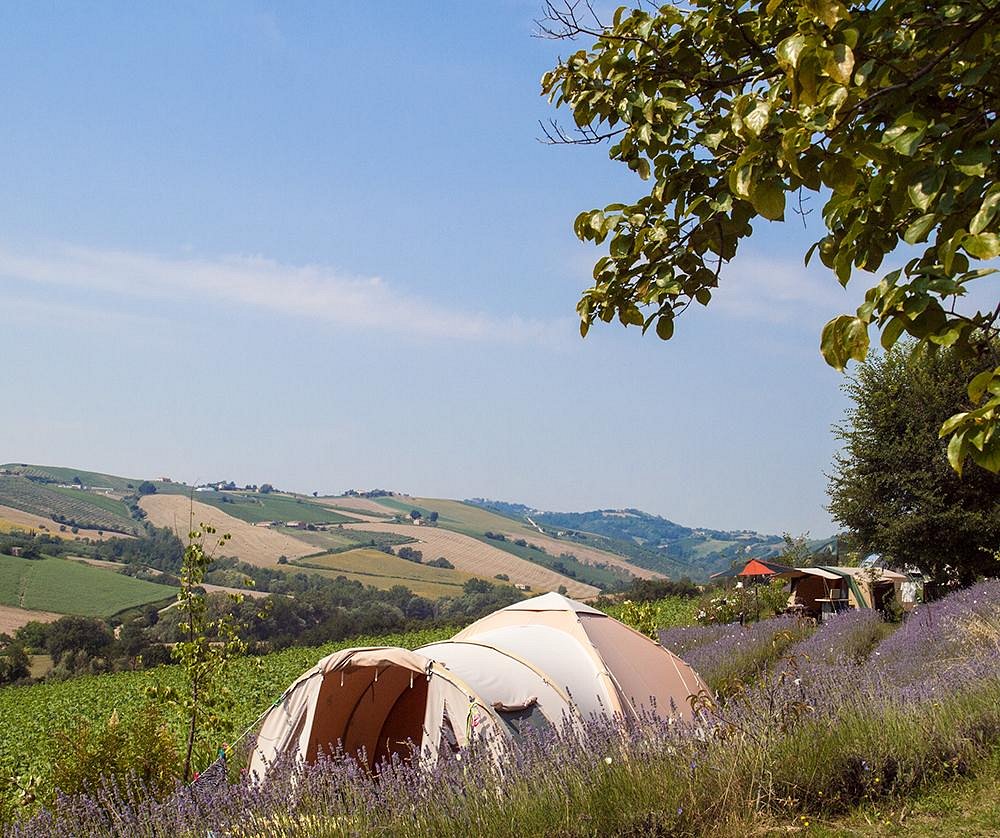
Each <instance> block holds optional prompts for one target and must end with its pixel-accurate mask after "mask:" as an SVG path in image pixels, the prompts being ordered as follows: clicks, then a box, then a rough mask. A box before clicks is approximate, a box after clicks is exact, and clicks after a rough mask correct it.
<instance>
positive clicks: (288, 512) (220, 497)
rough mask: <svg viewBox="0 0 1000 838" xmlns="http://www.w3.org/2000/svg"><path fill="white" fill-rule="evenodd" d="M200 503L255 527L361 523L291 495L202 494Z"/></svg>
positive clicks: (253, 493)
mask: <svg viewBox="0 0 1000 838" xmlns="http://www.w3.org/2000/svg"><path fill="white" fill-rule="evenodd" d="M195 497H196V498H197V499H198V502H199V503H204V504H206V505H209V506H214V507H217V508H218V509H221V510H222V511H223V512H225V513H226V514H227V515H232V516H233V517H234V518H239V519H240V520H241V521H246V522H248V523H251V524H256V523H259V522H260V521H302V522H303V523H306V524H342V523H347V522H351V521H357V520H358V519H357V518H350V517H348V516H347V515H341V514H339V513H338V512H336V511H335V510H333V509H331V508H330V507H328V506H324V505H322V504H319V503H314V502H312V501H308V500H305V499H303V498H299V497H293V496H291V495H278V494H264V495H262V494H259V493H257V492H200V493H198V494H197V495H195Z"/></svg>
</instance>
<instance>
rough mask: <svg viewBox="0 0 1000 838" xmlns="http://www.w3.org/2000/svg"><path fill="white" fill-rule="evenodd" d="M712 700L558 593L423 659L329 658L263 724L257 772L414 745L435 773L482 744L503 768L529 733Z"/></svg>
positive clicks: (638, 641) (429, 650) (408, 749)
mask: <svg viewBox="0 0 1000 838" xmlns="http://www.w3.org/2000/svg"><path fill="white" fill-rule="evenodd" d="M701 690H707V687H706V686H705V684H704V682H703V681H702V680H701V679H700V678H699V677H698V675H697V674H696V673H695V672H694V670H692V669H691V667H689V666H688V665H687V664H686V663H684V662H683V661H682V660H681V659H680V658H678V657H677V656H676V655H674V654H673V653H672V652H669V651H667V650H666V649H664V648H663V647H662V646H658V645H657V644H656V643H654V642H653V641H651V640H649V639H648V638H646V637H644V636H643V635H641V634H639V633H638V632H635V631H633V630H632V629H630V628H628V627H627V626H625V625H623V624H622V623H619V622H618V621H617V620H614V619H612V618H611V617H608V616H606V615H605V614H603V613H601V612H600V611H597V610H595V609H593V608H590V607H589V606H586V605H583V604H581V603H579V602H574V601H573V600H569V599H566V598H565V597H562V596H560V595H559V594H545V595H543V596H539V597H535V598H534V599H529V600H525V601H524V602H519V603H516V604H515V605H511V606H510V607H508V608H504V609H502V610H500V611H497V612H495V613H493V614H490V615H489V616H487V617H484V618H483V619H481V620H479V621H478V622H476V623H473V624H472V625H471V626H469V627H468V628H466V629H465V630H464V631H461V632H459V633H458V634H457V635H456V636H455V637H454V638H453V639H452V640H450V641H446V642H442V643H432V644H430V645H427V646H424V647H422V648H420V649H418V650H416V651H414V652H410V651H407V650H406V649H397V648H374V649H372V648H365V649H345V650H344V651H341V652H336V653H334V654H332V655H329V656H328V657H325V658H323V659H322V660H321V661H320V662H319V663H318V664H316V666H314V667H313V668H312V669H311V670H309V671H308V672H306V673H305V674H304V675H302V676H301V677H300V678H299V679H298V680H297V681H295V683H293V684H292V685H291V687H289V688H288V690H286V692H285V694H284V695H283V696H282V698H281V700H280V701H279V702H278V703H277V704H276V705H275V706H274V707H273V708H272V709H271V710H270V711H269V712H268V714H267V715H266V716H265V717H264V721H263V724H262V726H261V729H260V733H259V735H258V737H257V742H256V746H255V749H254V752H253V754H252V756H251V761H250V768H251V771H253V772H255V773H257V774H258V775H261V776H262V775H264V774H265V773H266V771H267V770H268V767H269V766H270V765H272V764H273V763H274V762H275V761H276V760H277V759H278V758H279V757H281V756H283V755H290V754H293V753H294V754H296V755H297V756H298V758H300V759H304V760H305V761H306V762H310V763H311V762H313V761H315V760H316V759H317V758H318V757H319V756H320V755H321V754H324V753H336V752H337V751H338V749H342V750H343V752H344V753H347V754H351V755H355V754H357V755H360V758H361V760H362V762H363V763H365V764H367V765H368V767H369V768H372V767H374V766H375V765H376V764H377V763H378V762H379V761H381V760H382V759H385V758H387V757H391V756H393V755H399V756H401V757H404V758H409V757H410V756H411V755H412V752H413V748H414V746H415V747H416V748H417V750H418V751H419V755H420V758H421V760H423V761H424V762H425V763H432V762H434V761H435V760H436V759H437V758H438V756H439V754H440V753H441V751H442V749H444V748H452V749H460V748H465V747H468V746H470V745H473V744H479V745H482V746H484V747H486V748H487V749H488V750H489V751H490V752H491V753H492V754H493V755H494V757H495V758H498V757H499V756H500V755H501V753H502V751H503V748H504V746H505V744H506V743H508V742H510V741H512V740H516V739H518V738H520V737H521V736H523V735H524V734H525V733H526V732H527V731H528V730H532V729H533V730H540V729H548V728H551V729H556V730H559V729H562V728H563V727H564V726H565V725H567V724H568V725H572V726H573V727H574V728H577V729H578V728H579V726H580V724H581V723H582V721H583V719H584V718H586V717H588V716H592V715H594V716H600V715H622V716H625V717H630V718H635V717H637V716H638V715H640V714H643V713H646V712H652V713H654V714H656V715H658V716H660V717H662V718H671V717H672V718H684V717H685V716H689V715H690V707H689V701H688V699H689V697H690V696H691V695H693V694H696V693H698V692H699V691H701Z"/></svg>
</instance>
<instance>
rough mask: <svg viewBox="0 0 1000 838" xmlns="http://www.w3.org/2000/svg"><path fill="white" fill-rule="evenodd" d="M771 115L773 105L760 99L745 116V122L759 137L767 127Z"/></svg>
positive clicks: (754, 134) (748, 128) (753, 133)
mask: <svg viewBox="0 0 1000 838" xmlns="http://www.w3.org/2000/svg"><path fill="white" fill-rule="evenodd" d="M770 115H771V106H770V105H769V104H768V103H767V102H766V101H760V102H757V104H756V105H754V106H753V109H752V110H751V111H750V113H748V114H747V115H746V116H745V117H743V124H744V125H745V126H746V127H747V130H748V131H749V132H750V133H751V134H752V135H753V136H755V137H759V136H760V135H761V132H762V131H763V130H764V128H766V127H767V121H768V118H769V117H770Z"/></svg>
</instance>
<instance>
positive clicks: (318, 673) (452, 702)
mask: <svg viewBox="0 0 1000 838" xmlns="http://www.w3.org/2000/svg"><path fill="white" fill-rule="evenodd" d="M505 731H506V725H505V724H504V723H503V722H502V721H501V720H500V718H499V716H498V715H497V714H496V712H495V711H494V710H493V709H492V708H491V707H489V706H488V705H486V704H484V703H483V702H482V701H481V700H480V699H479V698H478V696H477V695H476V693H475V691H474V690H472V689H471V688H470V687H469V686H468V685H466V684H465V683H463V682H462V681H461V680H460V679H459V678H458V677H456V676H455V675H453V674H452V673H450V672H449V671H448V670H447V669H446V668H445V667H444V666H442V665H440V664H437V663H435V662H434V661H432V660H431V659H430V658H428V657H425V656H424V655H421V654H419V653H417V652H411V651H408V650H407V649H397V648H393V647H381V648H374V649H344V650H342V651H340V652H335V653H334V654H332V655H328V656H327V657H325V658H323V659H322V660H321V661H320V662H319V663H317V664H316V666H314V667H313V668H312V669H310V670H309V671H308V672H306V673H305V674H304V675H302V676H301V677H300V678H298V680H296V681H295V682H294V683H293V684H292V685H291V686H290V687H289V688H288V689H287V690H286V691H285V693H284V695H283V696H282V698H281V700H280V702H278V703H277V704H276V705H275V706H274V707H273V708H272V709H271V711H270V712H269V713H268V714H267V715H266V716H265V717H264V721H263V723H262V725H261V729H260V733H259V734H258V735H257V741H256V744H255V746H254V751H253V753H252V754H251V758H250V770H251V772H256V773H257V774H258V775H260V776H263V775H264V774H265V773H266V771H267V769H268V767H269V766H270V765H272V764H273V763H274V762H275V761H276V760H277V759H278V758H279V757H281V756H283V755H290V754H293V753H294V754H295V755H296V756H297V757H298V758H299V759H304V760H305V761H306V762H309V763H312V762H314V761H315V760H316V759H317V758H318V757H319V756H321V755H323V754H333V753H336V752H337V750H338V748H342V749H343V751H344V753H348V754H352V755H360V756H361V758H362V761H363V762H365V763H366V764H367V765H368V767H369V768H371V767H373V766H374V765H375V764H376V763H377V762H378V761H379V760H381V759H384V758H386V757H390V756H392V755H394V754H398V755H400V756H402V757H405V758H409V757H410V756H411V755H412V749H413V746H416V747H417V748H418V749H419V751H420V755H421V757H422V758H423V759H425V760H430V761H433V760H434V759H436V757H437V754H438V752H439V749H440V748H441V747H442V739H444V740H446V743H447V745H452V746H454V747H458V748H464V747H467V746H469V745H470V744H472V743H473V742H475V741H482V742H484V743H486V744H487V745H488V746H489V744H490V743H491V742H494V741H496V737H497V736H498V735H499V736H500V737H505V736H506V733H505Z"/></svg>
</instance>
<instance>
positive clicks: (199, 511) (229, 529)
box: [140, 494, 316, 567]
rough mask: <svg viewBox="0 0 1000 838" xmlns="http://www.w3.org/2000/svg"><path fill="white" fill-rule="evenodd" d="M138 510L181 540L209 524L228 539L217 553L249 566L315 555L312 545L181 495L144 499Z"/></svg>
mask: <svg viewBox="0 0 1000 838" xmlns="http://www.w3.org/2000/svg"><path fill="white" fill-rule="evenodd" d="M140 506H141V507H142V508H143V510H144V511H145V512H146V514H147V515H148V516H149V521H150V523H152V524H155V525H156V526H158V527H166V528H167V529H169V530H171V531H173V532H175V533H180V534H181V536H182V537H183V536H184V535H186V534H187V532H188V531H189V529H190V528H191V526H192V524H194V525H195V526H197V525H200V524H209V525H211V526H213V527H215V528H216V529H217V530H218V532H219V533H220V534H222V533H229V534H230V535H231V536H232V538H231V539H230V540H229V541H228V542H227V543H226V545H225V547H223V548H221V549H220V550H218V553H219V554H220V555H226V556H236V557H237V558H239V559H242V560H243V561H245V562H248V563H249V564H255V565H259V566H261V567H270V566H272V565H276V564H277V563H278V558H279V557H280V556H287V557H288V558H289V559H294V558H298V557H300V556H305V555H308V554H309V553H315V552H316V548H315V546H313V545H312V544H307V543H306V542H305V541H301V540H299V539H297V538H293V537H292V536H290V535H286V534H285V533H281V532H276V531H275V530H272V529H269V528H267V527H255V526H254V525H253V524H250V523H247V522H246V521H241V520H239V519H238V518H234V517H232V516H231V515H228V514H226V512H223V511H222V510H221V509H219V508H218V507H215V506H209V505H208V504H204V503H201V502H200V501H192V500H191V499H190V498H187V497H185V496H183V495H160V494H156V495H147V496H146V497H144V498H143V499H142V500H141V501H140ZM206 546H208V547H211V546H212V545H206Z"/></svg>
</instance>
